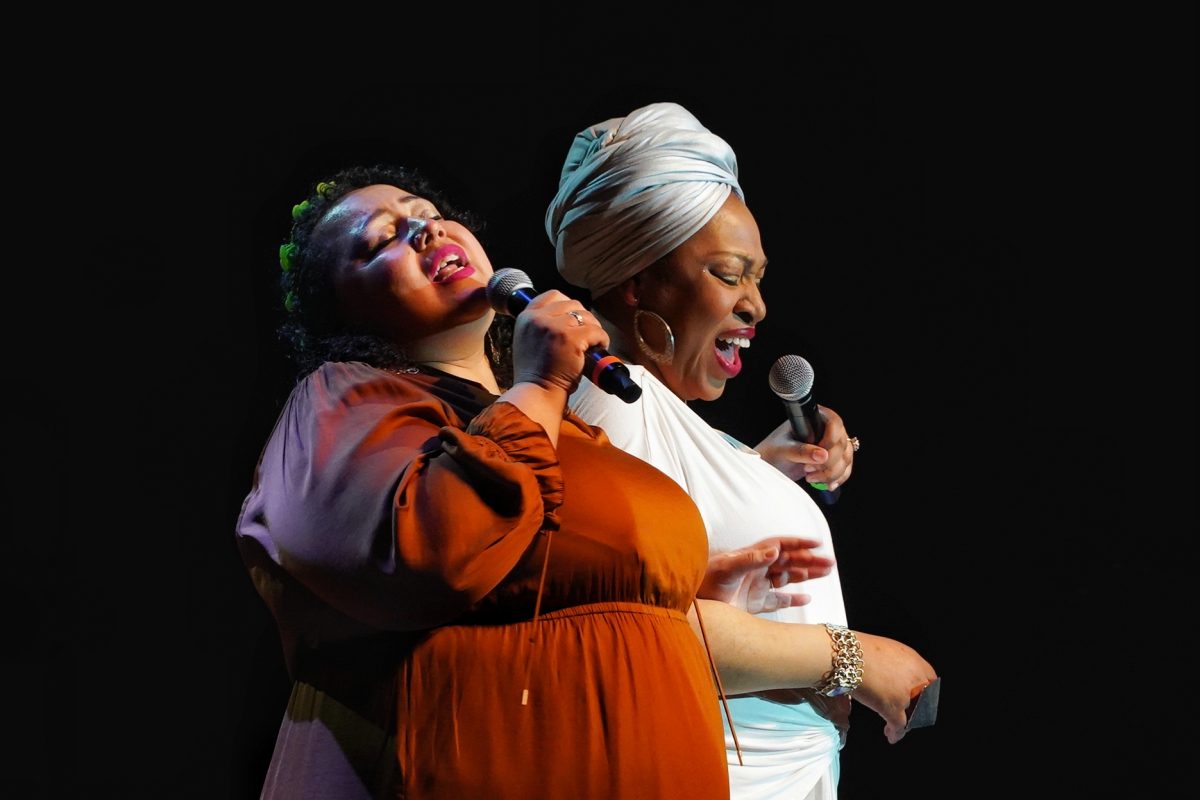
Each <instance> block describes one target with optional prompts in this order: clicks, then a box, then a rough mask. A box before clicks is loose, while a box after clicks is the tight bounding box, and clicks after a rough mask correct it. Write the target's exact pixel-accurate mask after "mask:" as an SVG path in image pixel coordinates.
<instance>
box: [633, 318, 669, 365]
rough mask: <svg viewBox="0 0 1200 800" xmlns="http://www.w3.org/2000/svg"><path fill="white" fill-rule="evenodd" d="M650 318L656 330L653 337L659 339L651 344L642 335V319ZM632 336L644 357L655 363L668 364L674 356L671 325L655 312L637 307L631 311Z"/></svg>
mask: <svg viewBox="0 0 1200 800" xmlns="http://www.w3.org/2000/svg"><path fill="white" fill-rule="evenodd" d="M643 319H648V320H650V321H651V322H652V323H653V325H654V327H656V328H657V329H658V330H657V331H656V332H655V333H654V335H653V338H657V339H659V340H661V344H659V345H657V346H656V345H652V344H650V343H649V342H647V341H646V338H645V337H644V336H642V325H641V323H642V320H643ZM633 338H634V340H635V341H637V346H638V349H639V350H641V351H642V352H643V353H644V354H645V355H646V358H648V359H650V360H651V361H653V362H655V363H656V364H664V365H665V364H670V363H671V361H672V360H673V359H674V358H675V334H674V332H673V331H672V330H671V326H670V325H668V324H667V321H666V320H665V319H663V318H662V317H660V316H659V315H658V314H655V313H654V312H653V311H643V310H642V309H640V308H638V309H635V310H634V312H633Z"/></svg>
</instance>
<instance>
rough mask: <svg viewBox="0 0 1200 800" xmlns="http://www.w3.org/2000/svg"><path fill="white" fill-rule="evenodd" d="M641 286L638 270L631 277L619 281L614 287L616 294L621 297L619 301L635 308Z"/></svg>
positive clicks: (640, 276) (640, 275)
mask: <svg viewBox="0 0 1200 800" xmlns="http://www.w3.org/2000/svg"><path fill="white" fill-rule="evenodd" d="M641 288H642V274H641V273H640V272H639V273H638V274H637V275H634V276H633V277H632V278H627V279H626V280H625V282H624V283H620V284H618V285H617V287H616V294H617V296H618V297H620V298H621V302H622V303H624V304H625V305H627V306H629V307H630V308H637V304H638V295H639V294H640V290H641Z"/></svg>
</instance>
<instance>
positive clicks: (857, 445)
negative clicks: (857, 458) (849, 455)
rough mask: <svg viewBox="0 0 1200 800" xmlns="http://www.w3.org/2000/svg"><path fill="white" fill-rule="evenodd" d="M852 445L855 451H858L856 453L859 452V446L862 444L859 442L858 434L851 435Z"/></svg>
mask: <svg viewBox="0 0 1200 800" xmlns="http://www.w3.org/2000/svg"><path fill="white" fill-rule="evenodd" d="M850 446H851V447H853V448H854V452H856V453H857V452H858V448H859V447H860V446H861V445H860V444H859V442H858V437H857V436H851V437H850Z"/></svg>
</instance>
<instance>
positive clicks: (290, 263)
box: [279, 242, 300, 272]
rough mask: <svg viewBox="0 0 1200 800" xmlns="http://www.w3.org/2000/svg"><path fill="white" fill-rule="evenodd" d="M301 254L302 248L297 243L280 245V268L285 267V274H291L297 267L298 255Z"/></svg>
mask: <svg viewBox="0 0 1200 800" xmlns="http://www.w3.org/2000/svg"><path fill="white" fill-rule="evenodd" d="M299 252H300V248H299V247H297V246H296V243H295V242H288V243H287V244H281V245H279V266H281V267H283V271H284V272H291V270H292V267H294V266H295V265H296V254H297V253H299Z"/></svg>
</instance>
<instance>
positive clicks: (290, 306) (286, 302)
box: [283, 292, 297, 314]
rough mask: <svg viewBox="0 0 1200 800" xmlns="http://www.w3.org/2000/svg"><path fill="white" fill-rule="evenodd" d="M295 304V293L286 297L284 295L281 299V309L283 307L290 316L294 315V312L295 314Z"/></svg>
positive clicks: (289, 293) (290, 293)
mask: <svg viewBox="0 0 1200 800" xmlns="http://www.w3.org/2000/svg"><path fill="white" fill-rule="evenodd" d="M296 304H297V300H296V293H295V292H288V293H287V294H286V295H284V298H283V307H284V308H286V309H287V310H288V313H289V314H291V313H294V312H295V310H296Z"/></svg>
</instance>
